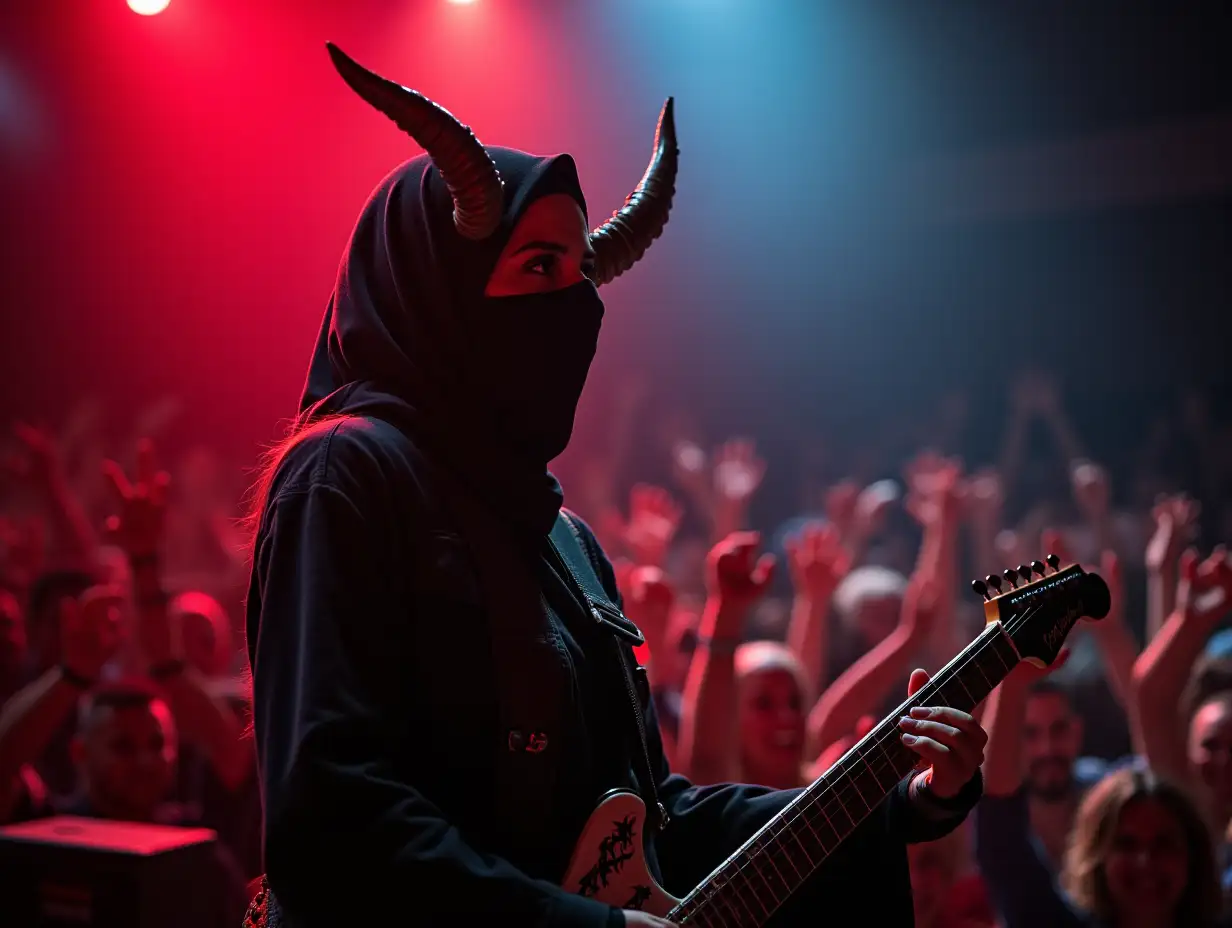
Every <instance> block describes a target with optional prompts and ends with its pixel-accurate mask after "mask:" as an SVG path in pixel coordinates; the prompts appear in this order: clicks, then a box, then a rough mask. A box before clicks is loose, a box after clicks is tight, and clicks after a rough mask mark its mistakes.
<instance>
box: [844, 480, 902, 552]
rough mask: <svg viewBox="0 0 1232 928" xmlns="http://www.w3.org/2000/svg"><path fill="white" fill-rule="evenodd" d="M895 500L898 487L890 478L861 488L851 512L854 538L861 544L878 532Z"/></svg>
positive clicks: (896, 499)
mask: <svg viewBox="0 0 1232 928" xmlns="http://www.w3.org/2000/svg"><path fill="white" fill-rule="evenodd" d="M897 501H898V487H897V486H896V485H895V484H894V482H893V481H891V480H879V481H877V482H876V483H874V484H870V485H869V486H867V487H865V488H864V489H863V490H861V491H860V493H859V495H858V496H857V497H856V505H855V511H854V513H853V514H852V523H851V532H852V535H853V537H854V539H855V540H856V541H857V542H858V543H860V544H863V543H865V542H867V541H868V540H869V539H870V538H872V537H873V536H874V535H876V534H877V533H878V532H880V531H881V529H882V528H883V527H884V526H885V521H886V518H887V517H888V516H889V514H890V510H891V509H893V508H894V504H895V503H896V502H897Z"/></svg>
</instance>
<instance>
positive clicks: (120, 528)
mask: <svg viewBox="0 0 1232 928" xmlns="http://www.w3.org/2000/svg"><path fill="white" fill-rule="evenodd" d="M103 473H104V475H105V476H106V477H107V479H108V481H110V483H111V486H112V489H113V490H114V491H115V495H116V498H117V501H118V503H119V510H120V511H119V513H118V514H117V515H114V516H111V517H110V518H109V519H108V520H107V525H106V529H107V536H108V540H109V541H111V543H112V544H115V545H117V546H118V547H120V548H122V549H123V550H124V552H125V553H126V554H127V555H128V556H129V558H143V557H150V556H153V555H155V554H157V552H158V547H159V545H160V544H161V543H162V539H163V525H164V522H165V518H166V511H167V487H168V486H169V485H170V483H171V478H170V476H169V475H168V474H167V473H166V471H160V470H159V469H158V465H157V462H156V460H155V457H154V446H153V444H152V443H151V442H149V441H145V440H143V441H142V442H140V443H139V444H138V446H137V471H136V475H135V476H136V479H135V480H134V481H133V482H132V483H130V482H129V480H128V478H127V477H126V476H125V475H124V469H123V468H122V467H120V465H119V464H117V463H116V462H115V461H106V462H104V463H103Z"/></svg>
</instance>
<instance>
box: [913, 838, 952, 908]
mask: <svg viewBox="0 0 1232 928" xmlns="http://www.w3.org/2000/svg"><path fill="white" fill-rule="evenodd" d="M907 862H908V864H909V865H910V868H911V901H912V903H913V905H914V906H915V923H916V925H917V926H918V928H931V926H933V925H934V924H935V923H936V920H937V917H938V915H939V914H940V912H941V907H942V906H943V905H944V904H945V901H946V898H947V896H948V894H949V892H950V887H951V885H952V884H953V882H954V873H953V868H952V865H951V860H950V855H949V854H948V853H947V852H946V849H945V847H944V846H943V845H942V844H941V843H940V842H937V841H930V842H928V843H925V844H909V845H907Z"/></svg>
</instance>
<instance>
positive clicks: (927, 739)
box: [898, 670, 988, 799]
mask: <svg viewBox="0 0 1232 928" xmlns="http://www.w3.org/2000/svg"><path fill="white" fill-rule="evenodd" d="M927 682H928V673H927V672H926V671H923V670H913V671H912V672H911V681H910V682H909V683H908V685H907V696H908V697H911V696H914V695H915V694H916V693H917V692H919V690H920V688H921V687H923V686H924V684H925V683H927ZM898 727H899V729H900V730H901V731H902V735H901V736H900V737H901V738H902V740H903V744H905V745H906V746H907V747H909V748H911V750H913V751H915V753H917V754H919V755H920V758H921V762H922V763H926V764H927V765H928V767H927V775H928V787H929V789H930V790H931V791H932V792H933V794H934V795H936V796H938V797H939V798H941V799H950V798H953V797H954V796H957V795H958V793H959V791H960V790H961V789H962V788H963V787H964V786H965V785H966V784H967V783H968V782H969V781H970V780H971V778H972V777H973V776H975V772H976V771H977V770H978V769H979V768H980V765H981V764H982V763H984V746H985V745H986V744H988V735H987V734H986V733H985V732H984V729H983V728H981V727H980V723H979V722H977V721H976V720H975V719H974V718H973V717H972V716H971V715H970V714H968V713H966V712H963V711H961V710H959V709H954V708H951V707H949V706H917V707H916V708H914V709H912V710H910V713H909V714H908V715H905V716H903V717H902V718H901V719H900V720H899V723H898Z"/></svg>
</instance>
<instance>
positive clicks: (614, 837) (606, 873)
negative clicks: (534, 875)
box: [561, 790, 677, 915]
mask: <svg viewBox="0 0 1232 928" xmlns="http://www.w3.org/2000/svg"><path fill="white" fill-rule="evenodd" d="M645 822H646V806H645V804H644V803H643V802H642V800H641V798H640V797H639V796H637V795H636V794H635V793H630V792H627V791H625V790H617V791H614V792H611V793H608V794H607V795H606V796H605V797H604V798H603V800H602V801H601V802H600V803H599V805H598V806H597V807H596V808H595V811H594V812H592V813H591V815H590V818H589V819H587V820H586V826H585V827H584V828H583V829H582V834H581V836H580V837H579V838H578V841H577V844H576V845H575V847H574V850H573V857H572V859H571V860H570V861H569V867H568V869H567V870H566V871H565V878H564V880H562V881H561V886H562V887H563V888H564V889H566V890H568V891H569V892H572V893H577V894H578V895H579V896H585V897H586V898H588V899H594V900H596V901H597V902H603V903H606V904H607V905H611V906H615V907H616V908H619V909H636V910H639V911H644V912H649V913H651V914H652V915H666V914H667V913H668V912H670V911H671V910H672V908H674V907H675V905H676V903H677V900H676V899H673V898H672V897H671V896H669V895H668V894H667V893H666V892H664V891H663V889H662V888H661V887H660V886H659V884H658V883H656V882H655V879H654V877H652V876H651V875H650V869H649V868H648V867H647V866H646V853H645V847H644V844H643V834H642V829H643V827H644V826H645Z"/></svg>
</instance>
